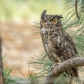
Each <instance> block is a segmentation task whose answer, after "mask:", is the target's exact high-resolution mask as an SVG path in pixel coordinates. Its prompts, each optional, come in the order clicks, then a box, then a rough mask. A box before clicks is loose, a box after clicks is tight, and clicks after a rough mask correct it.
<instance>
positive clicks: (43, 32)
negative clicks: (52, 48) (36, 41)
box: [40, 27, 49, 34]
mask: <svg viewBox="0 0 84 84" xmlns="http://www.w3.org/2000/svg"><path fill="white" fill-rule="evenodd" d="M48 30H49V28H44V27H43V28H42V29H41V30H40V31H41V34H45V33H46V32H47V31H48Z"/></svg>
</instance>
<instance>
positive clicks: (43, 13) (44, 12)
mask: <svg viewBox="0 0 84 84" xmlns="http://www.w3.org/2000/svg"><path fill="white" fill-rule="evenodd" d="M46 12H47V10H44V11H43V12H42V14H41V19H43V16H44V15H45V14H46Z"/></svg>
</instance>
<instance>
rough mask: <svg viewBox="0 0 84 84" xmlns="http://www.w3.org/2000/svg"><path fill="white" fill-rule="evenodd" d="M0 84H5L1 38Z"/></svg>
mask: <svg viewBox="0 0 84 84" xmlns="http://www.w3.org/2000/svg"><path fill="white" fill-rule="evenodd" d="M0 84H5V83H4V76H3V64H2V49H1V38H0Z"/></svg>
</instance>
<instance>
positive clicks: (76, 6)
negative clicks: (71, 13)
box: [75, 0, 80, 20]
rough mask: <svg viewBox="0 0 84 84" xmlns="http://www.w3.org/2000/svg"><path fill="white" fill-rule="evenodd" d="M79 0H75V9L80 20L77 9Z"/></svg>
mask: <svg viewBox="0 0 84 84" xmlns="http://www.w3.org/2000/svg"><path fill="white" fill-rule="evenodd" d="M77 2H78V0H76V1H75V10H76V16H77V18H78V20H80V17H79V15H78V11H77Z"/></svg>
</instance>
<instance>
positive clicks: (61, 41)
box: [40, 10, 78, 78]
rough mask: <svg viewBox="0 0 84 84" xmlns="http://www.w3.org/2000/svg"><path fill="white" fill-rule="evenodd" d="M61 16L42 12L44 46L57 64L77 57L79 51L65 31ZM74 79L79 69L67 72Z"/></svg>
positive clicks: (41, 26)
mask: <svg viewBox="0 0 84 84" xmlns="http://www.w3.org/2000/svg"><path fill="white" fill-rule="evenodd" d="M60 18H63V17H62V16H60V15H47V14H46V10H44V11H43V12H42V15H41V20H40V33H41V37H42V42H43V46H44V49H45V52H46V54H47V55H48V57H49V59H50V60H51V61H52V62H53V63H54V64H55V63H58V62H64V61H65V60H68V59H70V58H74V57H76V54H77V50H76V48H75V45H74V42H73V40H72V38H71V37H70V35H69V34H68V33H67V32H66V31H65V30H64V29H63V27H62V24H61V20H60ZM66 72H67V73H68V74H69V75H71V76H73V77H76V78H77V77H78V67H75V68H72V69H70V70H69V71H66Z"/></svg>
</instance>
